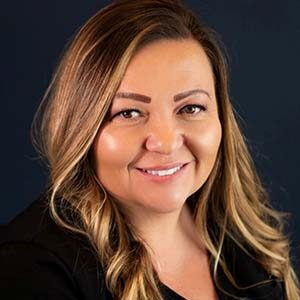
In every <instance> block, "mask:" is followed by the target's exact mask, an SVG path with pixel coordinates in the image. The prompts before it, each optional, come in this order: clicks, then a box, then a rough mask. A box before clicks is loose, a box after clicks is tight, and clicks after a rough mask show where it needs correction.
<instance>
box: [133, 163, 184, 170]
mask: <svg viewBox="0 0 300 300" xmlns="http://www.w3.org/2000/svg"><path fill="white" fill-rule="evenodd" d="M185 164H187V163H184V162H177V163H172V164H167V165H157V166H151V167H136V168H137V169H143V170H149V171H160V170H169V169H173V168H176V167H180V166H183V165H185Z"/></svg>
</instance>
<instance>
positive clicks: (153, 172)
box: [141, 165, 183, 176]
mask: <svg viewBox="0 0 300 300" xmlns="http://www.w3.org/2000/svg"><path fill="white" fill-rule="evenodd" d="M182 167H183V165H181V166H178V167H176V168H172V169H167V170H147V169H141V171H143V172H145V173H148V174H151V175H154V176H167V175H172V174H175V173H176V172H178V171H179V170H180V169H181V168H182Z"/></svg>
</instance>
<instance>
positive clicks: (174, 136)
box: [145, 121, 184, 154]
mask: <svg viewBox="0 0 300 300" xmlns="http://www.w3.org/2000/svg"><path fill="white" fill-rule="evenodd" d="M183 143H184V133H183V132H182V130H180V129H179V128H177V127H176V126H175V125H174V124H173V123H172V121H165V122H162V121H160V122H156V123H155V124H153V125H152V126H151V127H150V128H149V131H148V132H147V139H146V143H145V147H146V149H147V150H148V151H152V152H158V153H161V154H171V153H172V152H174V151H176V150H177V149H179V148H180V147H181V146H182V144H183Z"/></svg>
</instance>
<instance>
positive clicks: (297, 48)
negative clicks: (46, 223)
mask: <svg viewBox="0 0 300 300" xmlns="http://www.w3.org/2000/svg"><path fill="white" fill-rule="evenodd" d="M108 2H109V1H83V0H82V1H74V0H72V1H71V0H64V1H61V0H59V1H58V0H51V1H38V0H36V1H34V0H27V1H15V0H12V1H9V2H8V1H2V2H1V4H0V15H1V24H0V25H1V26H0V30H1V47H0V53H1V55H0V60H1V72H0V76H1V78H0V80H1V81H0V82H1V88H0V97H1V98H0V99H1V106H2V110H1V112H2V114H1V115H2V118H1V121H2V126H1V133H2V135H1V160H2V162H1V166H2V172H1V190H2V192H1V196H2V197H1V206H0V223H4V222H7V221H9V220H10V219H11V218H12V217H13V216H14V215H16V214H17V213H18V212H19V211H21V210H22V209H23V208H24V207H25V206H27V205H28V204H29V203H30V202H32V201H33V200H34V199H35V198H36V197H37V195H38V194H39V192H40V191H41V190H42V188H43V185H44V184H45V182H46V170H45V169H44V168H43V167H42V165H41V163H39V162H38V161H37V160H36V157H37V155H36V153H35V151H34V150H33V148H32V146H31V142H30V135H29V130H30V124H31V122H32V117H33V114H34V112H35V110H36V109H37V106H38V104H39V102H40V100H41V98H42V96H43V93H44V91H45V89H46V88H47V85H48V83H49V81H50V78H51V73H52V71H53V69H54V67H55V66H56V64H57V62H58V59H59V56H60V55H61V54H62V51H63V48H64V45H65V44H66V42H67V41H69V40H70V38H71V36H72V35H73V34H74V32H75V31H76V30H77V29H78V28H79V27H80V26H81V25H82V24H83V23H84V22H85V21H86V20H87V19H88V18H89V17H90V16H91V15H92V14H93V13H95V12H96V10H97V9H99V8H101V7H103V6H105V5H106V4H107V3H108ZM187 4H188V5H189V6H190V7H191V8H193V9H194V10H195V11H196V12H198V13H199V15H200V16H201V18H202V20H204V21H205V22H206V23H207V24H209V25H210V26H211V27H213V28H214V29H215V30H217V31H218V32H219V34H220V36H221V37H222V40H223V42H224V43H225V45H226V46H227V49H228V53H229V56H230V72H231V76H230V77H231V84H230V86H231V91H230V94H231V98H232V102H233V104H234V107H235V108H236V110H237V112H238V114H239V115H240V117H241V119H242V121H241V124H242V128H243V130H244V133H245V135H246V137H247V141H248V143H249V145H250V149H251V152H252V154H253V156H254V159H255V162H256V165H257V167H258V171H259V174H260V175H261V177H262V179H263V181H264V183H265V185H266V187H267V189H268V190H269V192H270V195H271V199H272V204H273V206H274V207H275V208H277V209H279V210H282V211H287V212H291V213H292V216H291V218H290V221H289V227H288V232H289V233H290V236H291V240H292V245H293V252H292V253H293V256H294V261H295V263H297V264H298V267H299V266H300V264H299V260H300V233H299V232H300V216H299V212H300V204H299V202H300V201H299V195H298V187H299V183H298V180H299V176H298V172H299V169H300V168H299V166H300V163H299V153H300V143H299V123H300V121H299V120H300V105H299V101H300V97H299V85H300V78H299V77H300V76H299V69H300V59H299V53H300V20H299V19H300V1H298V0H290V1H271V0H264V1H261V0H243V1H240V0H230V1H217V0H206V1H199V0H198V1H196V0H195V1H191V0H190V1H187ZM297 269H298V268H297ZM299 269H300V268H299Z"/></svg>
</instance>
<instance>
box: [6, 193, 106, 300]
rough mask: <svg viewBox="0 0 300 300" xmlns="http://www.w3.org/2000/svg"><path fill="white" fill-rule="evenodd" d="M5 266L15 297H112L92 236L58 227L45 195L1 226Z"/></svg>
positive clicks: (9, 288) (12, 293)
mask: <svg viewBox="0 0 300 300" xmlns="http://www.w3.org/2000/svg"><path fill="white" fill-rule="evenodd" d="M0 265H1V269H0V289H1V290H2V291H4V293H5V292H6V293H7V294H8V295H9V296H10V299H19V298H17V297H18V296H20V295H22V299H32V298H34V297H36V298H37V299H87V300H89V299H110V298H109V297H110V296H109V293H108V291H107V290H106V287H105V284H104V276H103V272H102V268H101V266H100V265H99V263H98V260H97V258H96V255H95V253H94V251H93V249H92V247H91V246H90V244H89V242H88V240H87V239H85V238H84V237H83V236H80V235H78V234H74V233H71V232H69V231H67V230H64V229H62V228H60V227H59V226H57V225H56V223H55V222H54V221H53V220H52V218H51V217H50V214H49V210H48V203H47V200H46V198H45V197H44V196H41V197H40V198H39V199H37V200H36V201H34V202H33V203H32V204H31V205H30V206H29V207H28V208H26V209H25V210H24V211H23V212H21V213H20V214H19V215H18V216H16V217H15V218H14V219H13V220H12V221H11V222H10V223H9V224H7V225H5V226H4V227H3V228H1V237H0ZM14 294H15V296H16V297H14ZM24 295H28V296H27V297H28V298H26V297H25V296H24ZM51 295H52V296H53V297H52V296H51ZM36 298H34V299H36Z"/></svg>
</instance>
